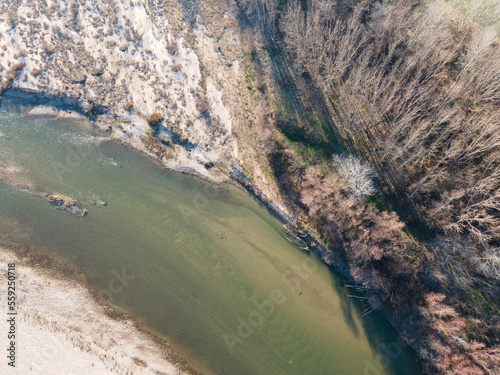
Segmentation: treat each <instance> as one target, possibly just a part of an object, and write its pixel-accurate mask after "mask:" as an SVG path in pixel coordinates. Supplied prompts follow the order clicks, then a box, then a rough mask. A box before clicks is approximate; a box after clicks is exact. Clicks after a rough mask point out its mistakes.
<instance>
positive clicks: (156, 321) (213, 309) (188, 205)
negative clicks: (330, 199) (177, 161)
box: [0, 101, 420, 375]
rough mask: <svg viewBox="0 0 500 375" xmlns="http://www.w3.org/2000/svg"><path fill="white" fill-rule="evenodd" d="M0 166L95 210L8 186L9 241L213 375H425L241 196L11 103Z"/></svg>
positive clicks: (1, 228)
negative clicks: (52, 257) (66, 269)
mask: <svg viewBox="0 0 500 375" xmlns="http://www.w3.org/2000/svg"><path fill="white" fill-rule="evenodd" d="M0 162H3V163H4V164H7V165H9V166H13V167H17V168H18V169H19V170H20V171H21V172H22V173H21V172H20V173H21V174H22V176H23V177H24V178H26V177H27V178H28V179H29V182H30V183H31V184H32V185H33V186H34V187H35V188H37V189H39V190H41V191H50V192H56V193H61V194H65V195H70V196H72V197H73V198H77V199H79V200H80V201H81V202H82V203H83V205H84V206H85V207H86V208H87V209H88V210H89V214H88V216H87V217H85V218H81V217H76V216H72V215H70V214H68V213H66V212H63V211H60V210H57V209H54V208H53V207H52V206H50V204H49V203H48V202H47V201H46V200H45V199H43V198H42V197H39V196H36V195H33V194H30V193H28V192H25V191H22V190H21V189H19V188H14V187H12V186H10V185H7V184H6V183H3V182H0V241H2V242H4V243H13V242H14V243H20V244H24V245H28V246H30V247H32V248H37V249H42V250H43V249H45V250H48V251H51V252H54V253H55V254H57V255H62V256H64V257H66V258H68V259H70V260H72V261H73V262H74V263H75V264H76V265H78V266H79V267H81V269H82V270H83V271H84V272H85V274H86V275H87V277H88V280H89V282H90V285H91V287H92V288H94V289H95V290H98V291H99V293H100V295H101V296H102V297H103V298H105V299H107V300H108V301H109V302H110V303H112V304H114V305H116V306H118V307H120V308H121V309H123V310H125V311H126V312H127V313H129V314H130V315H132V316H134V317H135V318H136V319H138V320H139V321H140V322H141V324H143V325H144V326H146V327H148V328H149V329H152V330H154V331H155V332H157V333H159V334H161V335H164V336H165V337H166V338H167V339H168V341H169V342H170V343H171V344H172V345H173V347H174V348H175V349H176V350H177V351H179V352H180V353H181V354H182V355H183V356H184V357H185V358H186V359H187V361H188V362H189V363H191V364H193V365H194V366H195V367H197V368H199V369H200V370H201V371H202V372H203V373H206V374H238V375H245V374H252V375H255V374H265V375H272V374H290V375H291V374H301V375H304V374H315V375H316V374H317V375H321V374H419V373H420V370H419V369H418V367H417V365H416V364H415V361H414V359H413V357H412V356H411V355H410V354H409V353H408V351H406V350H405V349H404V348H403V347H402V345H400V343H398V342H397V338H396V334H395V332H394V330H393V329H392V327H391V326H390V325H389V324H388V322H387V321H385V320H384V319H383V318H382V317H381V316H380V315H378V314H376V313H371V314H370V315H368V316H366V317H363V318H360V317H359V314H360V313H362V311H363V310H364V309H365V307H366V306H362V305H361V304H360V303H359V301H358V300H356V299H354V298H351V297H349V294H351V292H350V291H349V290H347V289H346V288H344V287H342V286H341V284H340V281H339V278H338V277H337V276H336V275H335V274H333V273H332V272H331V271H330V270H329V269H328V268H327V267H326V266H325V265H324V264H322V263H320V262H318V261H317V260H316V259H315V258H314V256H312V255H310V254H306V253H304V252H302V251H301V250H300V249H299V248H298V247H297V246H296V245H295V244H293V243H291V242H289V241H288V240H287V239H286V238H285V237H284V232H283V230H282V228H281V226H280V224H279V222H278V221H277V220H275V219H274V218H273V217H271V215H269V213H268V212H267V211H266V210H265V209H264V208H262V207H260V206H259V205H258V204H257V203H256V202H255V201H254V200H252V199H251V198H250V197H249V196H247V195H246V194H244V193H243V192H241V191H239V190H237V189H235V188H229V189H227V190H224V191H222V190H218V189H215V188H214V187H213V186H211V185H210V184H207V183H205V182H203V181H201V180H199V179H197V178H194V177H190V176H185V175H181V174H178V173H173V172H169V171H166V170H164V169H163V168H161V167H160V166H158V165H156V164H155V163H154V162H152V161H151V160H149V159H148V158H146V157H144V156H143V155H140V154H139V153H137V152H135V151H133V150H131V149H128V148H126V147H124V146H122V145H119V144H117V143H115V142H112V141H109V140H106V139H105V138H102V137H99V136H96V135H94V134H93V130H92V128H91V126H90V124H88V123H85V122H76V121H68V120H55V119H50V118H41V117H33V116H29V115H26V114H24V111H23V110H22V109H21V108H20V107H18V106H14V105H12V104H9V103H6V102H5V101H4V102H3V104H2V108H1V109H0ZM96 201H102V202H106V203H107V205H106V206H102V205H99V204H97V205H94V204H93V203H95V202H96ZM19 228H22V230H19ZM380 354H382V357H380Z"/></svg>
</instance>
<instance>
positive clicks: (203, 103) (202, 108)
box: [196, 96, 210, 114]
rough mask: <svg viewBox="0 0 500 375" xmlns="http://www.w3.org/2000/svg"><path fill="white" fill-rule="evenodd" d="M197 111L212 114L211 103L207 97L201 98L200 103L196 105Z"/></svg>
mask: <svg viewBox="0 0 500 375" xmlns="http://www.w3.org/2000/svg"><path fill="white" fill-rule="evenodd" d="M196 109H197V110H198V111H199V112H200V113H205V114H207V113H209V112H210V103H209V102H208V99H207V97H206V96H204V97H202V98H200V99H199V100H198V102H197V103H196Z"/></svg>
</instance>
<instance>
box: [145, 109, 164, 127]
mask: <svg viewBox="0 0 500 375" xmlns="http://www.w3.org/2000/svg"><path fill="white" fill-rule="evenodd" d="M146 121H147V122H148V124H149V125H150V126H154V125H158V124H159V123H160V122H162V121H163V116H162V115H161V114H160V113H158V112H155V113H152V114H150V115H149V116H148V117H147V118H146Z"/></svg>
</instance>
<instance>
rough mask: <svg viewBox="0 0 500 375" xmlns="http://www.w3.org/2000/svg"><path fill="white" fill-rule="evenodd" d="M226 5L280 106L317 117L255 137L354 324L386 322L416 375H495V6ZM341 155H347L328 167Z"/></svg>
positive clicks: (498, 108)
mask: <svg viewBox="0 0 500 375" xmlns="http://www.w3.org/2000/svg"><path fill="white" fill-rule="evenodd" d="M240 5H241V8H242V10H243V11H244V12H245V16H246V17H247V18H246V20H247V22H250V23H251V24H252V26H253V27H255V29H257V30H260V31H261V36H262V39H263V40H264V41H265V42H266V43H267V45H268V47H269V52H270V54H271V55H272V56H275V60H276V61H278V59H279V63H276V64H275V65H274V69H275V70H274V74H275V76H276V77H275V78H276V81H275V84H276V86H277V87H280V86H281V87H285V89H282V90H281V93H282V95H290V97H285V98H284V99H281V100H282V101H283V100H284V101H288V102H291V101H292V100H291V98H292V95H291V94H287V93H289V92H290V91H292V90H293V89H295V90H296V91H298V93H293V95H295V98H296V97H299V99H298V100H296V102H297V103H299V104H297V105H296V107H298V106H299V105H302V107H301V108H300V110H297V111H296V113H297V114H298V115H299V116H302V117H303V118H307V116H305V115H304V113H306V112H308V111H309V112H314V111H315V113H318V112H321V116H323V117H322V118H320V120H316V119H314V118H313V117H312V116H310V117H309V118H313V120H314V121H309V123H307V121H306V125H305V126H302V127H300V126H295V127H292V126H290V123H291V122H293V121H296V122H299V121H300V120H293V121H289V120H288V119H284V118H280V117H279V116H278V115H276V114H273V116H272V120H271V119H270V118H271V116H268V117H267V120H266V121H267V122H266V123H267V125H266V127H265V128H264V130H263V131H262V132H261V135H260V138H261V139H260V140H261V144H262V149H263V150H264V152H265V153H266V154H267V155H268V157H269V161H270V163H271V165H272V166H273V168H274V171H275V175H276V177H277V179H278V180H279V182H280V184H281V187H282V189H283V191H284V192H285V193H286V194H287V195H288V197H289V199H290V201H291V202H294V203H295V209H296V210H297V213H298V215H299V216H300V215H303V221H305V222H306V221H311V222H312V223H314V225H315V226H317V227H319V228H321V231H322V233H323V236H324V240H325V241H326V242H328V243H330V245H331V247H334V246H335V244H336V243H342V248H341V249H337V250H338V251H339V252H341V253H342V254H343V256H344V258H345V259H346V261H347V262H348V264H349V265H350V268H351V274H352V276H353V278H354V279H355V280H356V281H357V282H358V285H359V286H358V288H359V289H361V290H363V291H364V292H366V297H364V299H365V300H366V302H367V306H368V307H367V310H366V312H365V313H368V312H369V311H371V310H372V309H381V310H386V309H388V308H389V309H392V310H393V311H395V317H394V318H393V323H394V324H395V325H397V326H398V327H399V328H400V330H401V332H402V333H403V335H405V336H406V337H408V338H410V341H411V342H412V346H413V348H414V349H416V350H417V352H418V354H419V356H420V358H421V359H422V362H423V363H424V368H425V371H426V372H427V373H443V374H493V373H496V372H495V371H498V369H499V368H500V363H499V362H500V359H499V358H500V356H499V351H500V349H499V348H500V317H499V308H498V306H499V300H500V288H499V281H500V280H499V272H498V271H499V270H500V252H499V249H498V245H499V243H500V42H499V38H498V22H497V21H498V18H497V16H498V14H499V13H498V12H499V9H500V7H499V6H498V5H497V4H496V3H495V2H489V1H481V2H473V1H470V2H467V1H458V0H456V1H452V5H453V6H455V8H457V9H460V10H462V11H463V12H462V13H458V12H456V11H455V10H454V9H453V8H452V7H450V6H448V5H446V4H445V3H440V2H430V3H428V2H419V1H410V0H396V1H392V2H388V1H382V2H376V1H372V0H361V1H326V0H309V1H296V0H289V1H287V2H278V1H276V0H242V1H241V2H240ZM276 56H277V57H276ZM287 59H288V60H287ZM287 61H289V62H290V64H288V66H287ZM287 69H288V70H287ZM283 71H286V72H287V73H283ZM288 72H290V73H288ZM287 74H288V75H287ZM283 77H286V79H283ZM290 87H292V89H290ZM287 90H288V91H287ZM304 98H305V100H304ZM311 98H313V99H314V100H313V99H311ZM278 100H279V99H278ZM308 100H309V103H308ZM311 102H312V103H311ZM314 107H316V108H314ZM318 107H320V110H318V109H317V108H318ZM289 108H290V107H289ZM283 113H284V112H283ZM284 116H286V114H285V115H284ZM287 121H288V122H287ZM283 124H285V126H284V125H283ZM325 124H326V125H325ZM341 149H344V150H347V151H348V152H349V153H351V154H356V155H358V157H359V159H358V158H356V157H354V156H338V155H337V156H333V158H332V153H334V152H339V151H340V150H341ZM318 150H320V151H318ZM325 154H326V156H325ZM328 154H329V155H330V156H328ZM311 155H313V157H311ZM362 160H364V161H365V162H363V161H362ZM315 161H316V164H319V165H314V164H315ZM320 165H321V166H320ZM368 165H370V166H371V168H370V167H368ZM372 171H373V172H372ZM374 175H376V181H374V179H373V177H374ZM376 186H377V187H378V188H379V193H377V194H375V195H373V192H374V191H375V187H376ZM372 202H375V203H377V204H373V203H372ZM395 212H397V213H398V214H400V216H399V217H398V215H397V214H396V213H395ZM400 217H401V218H403V219H401V218H400ZM418 228H425V229H424V231H425V232H426V233H424V235H422V231H420V232H418V230H417V229H418ZM411 233H416V234H419V236H417V237H415V236H413V235H412V234H411Z"/></svg>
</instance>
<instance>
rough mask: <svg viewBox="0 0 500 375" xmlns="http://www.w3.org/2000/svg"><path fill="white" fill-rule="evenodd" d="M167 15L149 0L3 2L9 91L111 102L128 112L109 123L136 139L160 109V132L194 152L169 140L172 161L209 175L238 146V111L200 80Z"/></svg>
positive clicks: (0, 49)
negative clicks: (234, 137)
mask: <svg viewBox="0 0 500 375" xmlns="http://www.w3.org/2000/svg"><path fill="white" fill-rule="evenodd" d="M163 14H164V12H162V11H161V9H160V8H159V5H158V4H157V2H156V1H147V0H138V1H130V0H114V1H100V0H87V1H70V0H62V1H54V0H17V1H2V2H0V82H1V85H2V87H3V90H4V91H5V90H6V89H7V88H15V89H22V90H27V91H35V92H41V93H45V94H49V95H54V96H56V97H59V100H62V101H66V102H68V101H69V102H72V103H78V104H79V105H80V106H81V108H82V109H83V110H88V111H91V110H92V108H94V107H97V106H103V107H105V108H106V111H105V113H107V114H108V115H109V114H111V115H113V116H115V117H118V118H120V121H118V122H117V121H111V122H109V121H108V122H109V123H110V124H111V125H112V126H113V128H114V130H115V131H114V134H115V136H118V137H120V138H122V139H127V140H130V141H132V142H133V143H135V145H136V146H137V145H140V143H139V142H137V141H138V140H139V137H140V136H141V135H145V134H146V132H147V131H148V129H149V126H148V124H147V122H146V121H145V118H146V117H147V116H148V115H149V114H151V113H154V112H158V113H160V114H162V116H163V117H164V118H165V121H164V122H163V125H162V126H160V129H158V131H157V135H158V137H159V138H162V137H164V138H167V139H169V138H170V136H173V137H172V139H174V142H175V143H177V144H181V145H184V146H185V145H186V144H188V145H189V147H188V151H189V152H187V151H186V150H184V151H183V150H182V147H180V146H178V145H172V143H170V147H174V149H175V152H173V153H170V154H169V156H170V157H169V158H164V162H165V163H166V164H167V165H169V166H170V167H173V168H183V167H188V168H193V169H196V170H197V171H198V172H200V173H202V174H206V175H207V174H208V175H209V174H210V173H209V171H208V170H206V169H205V168H199V166H200V165H201V164H200V163H199V162H202V163H205V164H206V163H209V162H215V163H216V162H217V161H218V160H219V158H221V157H224V156H225V155H226V154H228V152H229V151H228V150H231V152H232V150H233V147H232V146H231V139H230V138H231V137H230V134H231V116H230V115H229V113H228V111H227V110H226V109H225V108H224V105H223V104H222V101H221V98H220V96H221V95H220V93H218V92H217V91H216V90H215V89H214V88H213V87H212V86H210V85H208V88H209V90H210V91H211V92H210V93H206V92H205V89H204V88H202V87H201V86H200V80H201V78H202V76H201V72H200V64H199V60H198V57H197V55H196V54H195V53H194V51H193V50H192V49H191V48H190V47H189V46H188V44H187V42H186V40H185V39H184V37H183V36H182V35H173V28H171V27H170V26H169V21H168V20H167V19H166V18H165V16H164V15H163ZM1 92H2V88H0V93H1ZM207 94H210V98H207V96H206V95H207ZM166 143H169V142H168V141H167V142H166ZM177 146H178V147H177ZM228 155H229V154H228ZM167 159H168V160H167Z"/></svg>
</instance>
